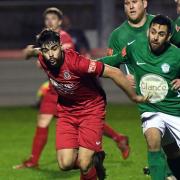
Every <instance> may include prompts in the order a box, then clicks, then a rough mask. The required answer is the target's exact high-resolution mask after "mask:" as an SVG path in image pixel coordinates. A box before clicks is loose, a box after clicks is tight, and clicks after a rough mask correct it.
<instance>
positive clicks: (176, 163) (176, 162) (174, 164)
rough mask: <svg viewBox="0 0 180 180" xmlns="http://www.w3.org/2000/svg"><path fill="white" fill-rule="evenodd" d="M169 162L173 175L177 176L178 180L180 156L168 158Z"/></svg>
mask: <svg viewBox="0 0 180 180" xmlns="http://www.w3.org/2000/svg"><path fill="white" fill-rule="evenodd" d="M167 162H168V165H169V167H170V169H171V171H172V173H173V175H174V176H175V177H176V178H177V180H180V157H177V158H175V159H167Z"/></svg>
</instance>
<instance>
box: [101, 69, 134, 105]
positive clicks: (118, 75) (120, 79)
mask: <svg viewBox="0 0 180 180" xmlns="http://www.w3.org/2000/svg"><path fill="white" fill-rule="evenodd" d="M107 69H108V70H107V71H108V72H105V73H104V74H103V76H104V77H109V78H111V79H112V80H113V81H114V83H115V84H116V85H117V86H119V87H120V88H121V89H122V90H123V91H124V92H125V93H126V94H127V96H128V97H129V98H130V99H131V100H132V101H135V102H136V99H137V94H136V93H135V91H134V89H133V87H132V86H131V85H130V83H129V82H128V79H127V78H126V76H125V75H124V74H123V72H122V71H121V70H119V69H117V68H113V67H111V68H107Z"/></svg>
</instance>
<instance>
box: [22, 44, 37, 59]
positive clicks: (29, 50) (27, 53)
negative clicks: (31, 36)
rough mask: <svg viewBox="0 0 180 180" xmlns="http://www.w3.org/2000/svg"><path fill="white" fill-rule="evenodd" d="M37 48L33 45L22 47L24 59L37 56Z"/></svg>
mask: <svg viewBox="0 0 180 180" xmlns="http://www.w3.org/2000/svg"><path fill="white" fill-rule="evenodd" d="M39 52H40V51H39V49H38V48H35V47H34V45H28V46H27V47H26V48H25V49H23V57H24V58H25V59H30V58H32V57H38V54H39Z"/></svg>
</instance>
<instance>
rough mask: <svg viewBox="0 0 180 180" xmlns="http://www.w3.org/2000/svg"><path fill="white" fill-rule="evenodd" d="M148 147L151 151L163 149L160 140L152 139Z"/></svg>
mask: <svg viewBox="0 0 180 180" xmlns="http://www.w3.org/2000/svg"><path fill="white" fill-rule="evenodd" d="M148 149H149V150H150V151H159V150H160V149H161V146H160V144H159V142H156V141H150V142H148Z"/></svg>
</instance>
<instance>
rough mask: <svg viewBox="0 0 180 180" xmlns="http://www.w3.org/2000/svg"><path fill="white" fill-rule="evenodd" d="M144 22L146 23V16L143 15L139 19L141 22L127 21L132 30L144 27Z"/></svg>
mask: <svg viewBox="0 0 180 180" xmlns="http://www.w3.org/2000/svg"><path fill="white" fill-rule="evenodd" d="M146 21H147V15H146V14H144V16H143V17H142V18H141V20H140V21H139V22H138V23H134V22H131V21H129V20H128V23H129V25H130V26H132V27H134V28H139V27H142V26H144V24H145V23H146Z"/></svg>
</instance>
